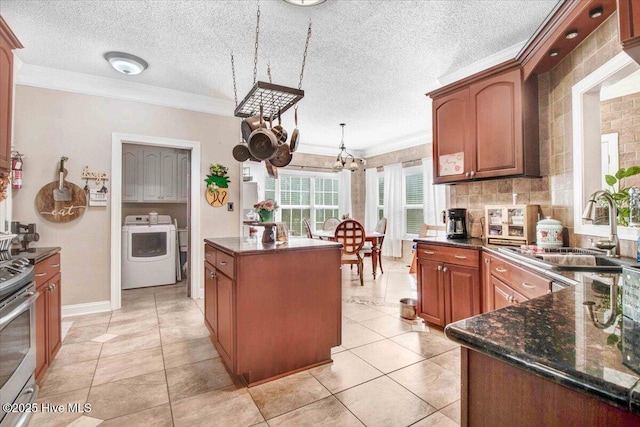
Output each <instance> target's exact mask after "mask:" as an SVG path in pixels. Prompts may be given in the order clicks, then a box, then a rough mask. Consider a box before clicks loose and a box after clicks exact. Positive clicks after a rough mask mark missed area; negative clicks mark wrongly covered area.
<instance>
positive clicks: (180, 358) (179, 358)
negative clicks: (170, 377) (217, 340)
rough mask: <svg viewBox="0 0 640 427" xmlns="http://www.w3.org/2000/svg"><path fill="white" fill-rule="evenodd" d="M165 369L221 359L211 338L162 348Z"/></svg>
mask: <svg viewBox="0 0 640 427" xmlns="http://www.w3.org/2000/svg"><path fill="white" fill-rule="evenodd" d="M162 354H163V355H164V367H165V369H169V368H174V367H176V366H180V365H188V364H190V363H194V362H200V361H202V360H207V359H213V358H216V357H219V354H218V352H217V351H216V349H215V347H213V344H212V343H211V339H210V338H209V337H204V338H198V339H196V340H192V341H183V342H179V343H176V344H170V345H165V346H164V347H162Z"/></svg>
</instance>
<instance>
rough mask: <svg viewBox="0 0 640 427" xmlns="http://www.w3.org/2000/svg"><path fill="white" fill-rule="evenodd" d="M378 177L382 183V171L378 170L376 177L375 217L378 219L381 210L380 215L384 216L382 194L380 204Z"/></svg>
mask: <svg viewBox="0 0 640 427" xmlns="http://www.w3.org/2000/svg"><path fill="white" fill-rule="evenodd" d="M380 179H382V183H383V184H384V171H380V172H378V176H377V179H376V201H377V203H376V214H377V215H376V218H378V219H380V212H381V211H382V216H383V217H384V194H383V195H382V204H381V203H380Z"/></svg>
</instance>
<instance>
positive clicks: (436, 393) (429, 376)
mask: <svg viewBox="0 0 640 427" xmlns="http://www.w3.org/2000/svg"><path fill="white" fill-rule="evenodd" d="M389 376H390V377H391V378H392V379H393V380H394V381H397V382H398V383H400V384H402V385H403V386H404V387H406V388H407V389H409V390H411V391H412V392H413V393H415V394H416V395H417V396H418V397H420V398H421V399H423V400H424V401H426V402H427V403H428V404H430V405H431V406H433V407H435V408H436V409H441V408H444V407H445V406H447V405H450V404H451V403H453V402H455V401H456V400H458V399H460V376H459V375H456V374H454V373H452V372H451V371H448V370H447V369H444V368H443V367H441V366H438V365H436V364H435V363H432V362H430V361H428V360H425V361H423V362H420V363H416V364H415V365H411V366H409V367H407V368H404V369H401V370H399V371H396V372H393V373H391V374H389Z"/></svg>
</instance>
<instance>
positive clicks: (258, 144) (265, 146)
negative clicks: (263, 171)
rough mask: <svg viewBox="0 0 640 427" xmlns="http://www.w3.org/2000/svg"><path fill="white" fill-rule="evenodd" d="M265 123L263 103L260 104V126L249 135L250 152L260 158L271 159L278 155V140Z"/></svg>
mask: <svg viewBox="0 0 640 427" xmlns="http://www.w3.org/2000/svg"><path fill="white" fill-rule="evenodd" d="M263 125H264V119H263V117H262V105H261V106H260V127H259V128H258V129H256V130H254V131H253V132H251V135H249V141H248V145H249V153H250V154H251V155H252V156H253V157H255V158H257V159H260V160H269V159H272V158H273V157H274V156H275V155H276V151H277V150H278V141H277V140H276V137H275V135H274V134H273V132H271V131H270V130H269V129H267V128H266V126H263Z"/></svg>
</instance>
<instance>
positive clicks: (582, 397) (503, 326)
mask: <svg viewBox="0 0 640 427" xmlns="http://www.w3.org/2000/svg"><path fill="white" fill-rule="evenodd" d="M573 275H574V277H573V283H577V284H576V285H575V286H572V287H568V288H566V289H564V290H561V291H558V292H554V293H550V294H548V295H544V296H541V297H538V298H535V299H531V300H529V301H525V302H524V303H522V304H520V305H514V306H509V307H505V308H502V309H500V310H496V311H493V312H489V313H485V314H481V315H478V316H475V317H471V318H469V319H465V320H461V321H459V322H456V323H452V324H450V325H448V326H447V328H446V329H445V333H446V335H447V337H448V338H449V339H451V340H453V341H456V342H457V343H459V344H461V345H462V346H463V348H462V358H461V360H462V367H461V368H462V369H461V375H462V377H461V380H462V395H461V413H462V419H461V425H463V426H466V425H471V426H477V425H486V426H496V425H518V426H540V425H549V426H551V425H558V426H560V425H620V426H622V425H640V394H639V393H640V386H639V385H638V382H639V380H640V359H639V358H640V339H638V337H640V327H639V326H638V324H634V322H631V321H629V320H628V319H626V318H625V317H621V316H620V315H619V313H618V314H617V315H614V317H611V312H610V311H608V310H606V308H607V307H610V305H611V304H612V302H611V300H612V298H610V295H611V294H610V290H611V288H609V287H608V285H611V284H615V283H616V280H617V279H616V277H615V275H611V276H610V277H607V276H606V275H596V276H594V275H593V274H589V273H573ZM614 286H615V285H614ZM616 299H617V298H616V297H615V295H614V298H613V301H615V300H616ZM588 301H591V302H593V303H595V304H593V305H592V306H594V307H596V308H597V307H601V311H600V312H596V313H594V318H592V317H591V316H590V314H589V310H588V309H587V307H588V306H589V305H588V304H585V302H588ZM607 304H610V305H609V306H607ZM612 305H613V307H614V310H615V307H616V306H618V305H619V304H616V303H613V304H612ZM607 320H608V321H607Z"/></svg>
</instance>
